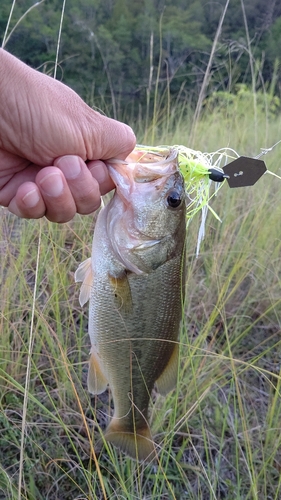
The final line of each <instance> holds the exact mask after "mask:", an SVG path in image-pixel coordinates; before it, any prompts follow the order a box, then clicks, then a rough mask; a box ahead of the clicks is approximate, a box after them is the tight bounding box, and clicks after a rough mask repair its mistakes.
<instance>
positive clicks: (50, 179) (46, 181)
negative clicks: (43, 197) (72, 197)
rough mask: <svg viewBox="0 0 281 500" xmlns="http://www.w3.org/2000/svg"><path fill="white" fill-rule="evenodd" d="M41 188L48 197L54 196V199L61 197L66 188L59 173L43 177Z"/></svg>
mask: <svg viewBox="0 0 281 500" xmlns="http://www.w3.org/2000/svg"><path fill="white" fill-rule="evenodd" d="M40 186H41V187H42V189H43V190H44V191H45V193H46V194H47V195H48V196H53V197H54V198H56V197H58V196H60V195H61V194H62V192H63V188H64V186H63V181H62V178H61V175H60V174H59V173H58V174H56V173H52V174H49V175H46V177H43V179H42V180H41V181H40Z"/></svg>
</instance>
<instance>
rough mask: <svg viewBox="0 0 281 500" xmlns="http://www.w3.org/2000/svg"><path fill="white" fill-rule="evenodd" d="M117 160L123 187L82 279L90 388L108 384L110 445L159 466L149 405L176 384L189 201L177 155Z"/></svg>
mask: <svg viewBox="0 0 281 500" xmlns="http://www.w3.org/2000/svg"><path fill="white" fill-rule="evenodd" d="M127 161H128V164H126V163H124V162H123V163H122V162H116V163H114V162H111V164H110V166H109V172H110V175H111V177H112V179H113V181H114V183H115V185H116V190H115V194H114V196H113V198H112V199H111V201H110V202H109V203H108V204H107V205H106V206H105V207H104V208H103V209H102V210H101V211H100V213H99V215H98V218H97V222H96V226H95V231H94V238H93V246H92V257H91V259H88V260H87V261H85V262H83V263H82V264H80V266H79V268H78V269H77V271H76V273H75V279H76V281H82V282H83V284H82V287H81V292H80V303H81V305H83V304H84V303H85V302H86V301H87V300H88V299H89V300H90V307H89V335H90V339H91V345H92V348H91V358H90V362H89V372H88V388H89V391H90V392H91V393H92V394H100V393H102V392H103V391H105V389H106V388H107V386H108V385H109V387H110V389H111V391H112V396H113V402H114V415H113V418H112V420H111V421H110V423H109V425H108V427H107V429H106V432H105V438H106V440H108V441H109V442H111V443H112V444H114V445H115V446H117V447H118V448H120V449H121V450H122V451H123V452H125V453H126V454H128V455H130V456H131V457H133V458H137V459H138V460H146V459H149V458H154V457H155V455H156V450H155V445H154V442H153V439H152V436H151V432H150V429H149V425H148V407H149V402H150V397H151V392H152V389H153V387H154V384H156V386H157V389H158V391H159V392H160V393H161V394H166V393H167V392H169V391H170V390H171V389H172V388H173V387H174V386H175V385H176V382H177V373H178V336H179V328H180V321H181V317H182V304H183V300H184V272H183V269H184V253H185V252H184V249H185V236H186V204H185V203H186V202H185V188H184V180H183V177H182V175H181V173H180V172H179V169H178V164H177V152H176V151H175V150H172V151H168V150H167V157H166V158H165V157H163V156H160V157H159V155H156V154H148V153H140V152H133V153H132V155H130V157H128V158H127Z"/></svg>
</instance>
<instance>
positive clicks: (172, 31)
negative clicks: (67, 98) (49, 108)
mask: <svg viewBox="0 0 281 500" xmlns="http://www.w3.org/2000/svg"><path fill="white" fill-rule="evenodd" d="M32 5H33V2H32V1H31V0H17V1H16V3H15V8H14V10H13V13H12V17H11V23H10V26H9V30H8V36H9V34H10V33H11V30H12V29H13V28H14V26H15V24H16V23H17V21H18V20H19V19H20V18H21V16H23V15H24V14H25V13H26V11H27V10H28V9H29V8H30V7H31V6H32ZM243 5H244V7H245V13H246V22H247V29H248V31H249V37H250V41H251V46H250V47H249V46H248V44H247V39H246V31H245V29H246V27H245V22H244V19H243V15H242V11H241V1H240V0H232V1H231V2H230V4H229V9H228V11H227V14H226V18H225V21H224V23H223V27H222V33H221V36H220V44H219V46H218V47H217V50H216V53H215V57H214V60H213V65H212V69H211V72H212V79H211V81H210V83H209V87H208V94H209V95H212V94H213V93H214V91H216V90H220V91H225V90H227V91H231V90H233V89H234V88H235V85H236V84H237V83H239V84H241V83H243V84H246V85H248V86H249V85H250V84H252V74H251V71H250V60H252V61H253V63H254V66H255V68H256V71H257V72H258V73H259V76H258V77H257V81H256V82H255V84H256V87H257V90H258V89H259V88H261V87H262V85H266V83H267V82H270V81H271V79H272V75H273V74H274V71H275V69H274V67H275V66H274V65H275V60H276V58H278V57H279V53H278V50H277V47H279V45H280V44H279V38H280V29H279V25H280V19H281V17H280V16H281V7H280V5H279V3H278V2H272V1H270V2H264V1H263V0H244V3H243ZM223 6H224V1H223V0H219V1H218V2H205V1H203V0H188V1H182V0H166V1H164V0H145V1H144V2H130V1H129V0H116V1H114V2H112V1H110V0H107V1H101V0H81V1H79V2H78V0H67V1H66V8H65V12H64V16H63V22H62V36H61V43H60V50H59V65H60V69H61V71H59V72H58V76H59V77H60V78H62V79H63V81H64V82H65V83H67V84H68V85H70V86H71V87H73V88H74V89H75V90H76V91H78V93H79V94H80V95H81V96H82V97H83V98H85V99H86V100H87V101H89V102H90V103H91V104H94V105H96V106H100V107H102V109H104V110H105V111H106V112H108V113H109V114H111V115H114V116H115V117H118V118H123V115H124V113H126V114H127V115H128V116H130V115H131V116H134V117H136V116H137V114H138V113H142V115H144V113H149V114H150V113H151V112H152V110H153V105H152V103H153V102H154V98H155V96H157V95H161V96H163V99H162V104H163V105H164V102H166V101H167V100H168V99H169V100H173V99H174V100H176V99H180V100H183V101H186V100H187V99H189V100H190V102H193V103H195V102H196V99H197V97H198V92H199V90H200V86H201V84H202V80H203V77H204V73H205V69H206V65H207V62H208V59H209V54H210V50H211V46H212V43H213V39H214V36H215V32H216V29H217V25H218V22H219V18H220V15H221V13H222V9H223ZM10 8H11V0H2V1H1V5H0V35H2V36H3V34H4V32H5V27H6V24H7V20H8V17H9V12H10ZM61 8H62V2H61V0H44V1H43V2H41V3H40V4H39V5H37V6H36V7H35V8H33V9H31V10H30V11H29V12H28V13H27V14H26V15H24V17H23V19H22V20H21V21H20V23H19V24H18V25H17V27H16V28H15V30H14V31H13V32H12V33H11V36H10V37H9V38H8V41H7V44H6V47H7V50H9V51H11V52H12V53H14V54H15V55H17V56H19V57H20V58H22V59H23V60H24V61H25V62H27V63H28V64H30V65H32V66H33V67H37V68H40V69H41V70H42V71H47V72H50V73H51V74H52V72H53V70H54V64H55V60H56V47H57V41H58V33H59V26H60V22H61ZM276 51H277V52H276ZM276 77H277V78H276V85H277V87H276V88H277V89H279V86H280V73H279V70H278V71H277V75H276ZM179 96H180V97H179ZM160 105H161V103H160ZM124 110H126V111H124Z"/></svg>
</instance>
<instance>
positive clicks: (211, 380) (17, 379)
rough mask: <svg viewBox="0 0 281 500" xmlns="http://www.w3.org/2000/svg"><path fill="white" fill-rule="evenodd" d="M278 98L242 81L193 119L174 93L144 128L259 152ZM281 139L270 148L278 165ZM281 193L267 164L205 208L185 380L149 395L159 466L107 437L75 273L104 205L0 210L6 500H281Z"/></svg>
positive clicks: (190, 294) (173, 139)
mask: <svg viewBox="0 0 281 500" xmlns="http://www.w3.org/2000/svg"><path fill="white" fill-rule="evenodd" d="M203 90H205V89H203ZM254 90H255V88H254ZM166 102H168V106H167V105H166V104H165V103H166ZM155 103H156V102H155ZM274 103H275V104H274V105H276V109H277V107H278V103H277V102H276V101H274ZM158 104H159V106H158ZM271 104H272V103H271V102H269V101H268V95H266V94H265V93H262V94H259V93H258V92H251V93H250V92H248V91H247V90H246V89H244V90H243V88H241V89H240V91H239V92H238V93H237V95H235V96H234V95H231V94H227V93H223V95H220V96H218V95H216V96H215V98H213V99H212V98H211V99H208V100H207V101H206V100H205V101H203V100H202V101H200V103H199V104H198V105H200V110H201V109H203V113H202V114H201V115H200V117H199V116H197V115H196V127H193V128H192V126H191V125H192V114H191V113H190V110H189V108H188V107H184V106H183V105H182V104H181V105H179V104H178V103H177V102H176V103H175V105H174V104H173V103H172V102H170V100H169V89H168V88H167V94H166V95H165V94H164V95H163V96H159V102H157V110H156V109H155V111H154V116H153V120H152V121H151V122H150V123H152V125H151V126H149V121H148V120H147V119H146V120H145V119H140V121H139V123H137V124H136V123H134V124H132V125H133V126H134V128H135V130H136V131H137V136H138V142H140V143H142V142H144V143H148V144H149V141H150V139H149V138H151V137H153V138H154V143H155V144H171V145H172V144H183V145H186V146H189V147H193V148H195V149H196V148H197V149H199V150H201V151H208V152H211V151H215V150H217V149H219V148H220V147H226V146H229V147H232V148H234V149H236V150H237V151H238V153H239V154H241V155H242V154H244V155H249V156H256V155H257V154H258V153H259V152H260V148H263V147H270V146H271V145H272V144H274V143H276V142H277V141H278V140H280V137H281V124H280V120H279V121H278V120H277V118H275V116H276V113H275V112H274V111H276V109H274V110H273V111H272V108H271V107H270V106H271ZM158 108H159V110H158ZM146 118H147V117H146ZM145 122H146V127H145V126H144V123H145ZM280 147H281V146H277V148H276V149H274V150H273V151H272V152H271V153H269V154H268V155H267V156H266V157H265V160H266V163H267V166H268V168H269V169H270V170H272V171H275V172H277V173H278V174H279V175H280V167H279V156H280V154H279V152H280ZM280 188H281V184H280V181H278V180H276V179H275V178H274V177H271V176H270V175H265V176H264V177H263V178H262V179H261V180H260V181H259V182H258V183H257V184H256V185H255V186H253V187H250V188H241V189H237V190H230V189H229V188H228V186H227V185H225V186H224V187H222V189H221V190H220V191H219V194H218V196H217V198H216V199H214V200H213V202H212V207H213V208H214V209H215V211H216V212H217V214H218V215H219V216H220V217H221V219H222V223H219V222H218V221H217V220H216V219H215V218H214V217H212V216H211V214H209V215H208V218H207V225H206V237H205V241H204V243H203V244H202V246H201V250H200V255H199V257H198V258H196V257H195V252H196V241H197V232H198V227H199V218H198V217H197V216H196V218H195V219H194V220H193V221H192V223H191V224H190V225H189V230H188V236H187V268H186V272H187V284H186V294H187V299H186V304H185V310H184V311H183V326H182V331H181V336H180V353H181V356H180V366H179V382H178V386H177V388H176V389H175V390H174V391H173V392H171V393H170V394H169V395H168V396H167V397H166V398H163V397H161V396H159V395H157V394H156V393H154V394H153V396H152V399H153V404H152V405H151V424H152V431H153V434H154V436H155V441H156V443H157V445H158V447H159V462H158V464H156V465H155V464H147V465H142V464H139V463H137V462H134V461H131V460H130V459H129V458H127V457H125V456H123V455H122V454H120V453H119V452H118V451H116V450H115V449H113V448H111V447H110V446H109V445H107V444H105V443H103V440H102V431H103V430H104V428H105V426H106V421H107V416H108V415H109V414H110V413H111V412H112V401H111V398H110V393H105V394H102V395H100V396H98V397H91V396H90V395H89V393H88V391H87V383H86V379H87V362H88V357H89V355H88V353H89V349H90V342H89V338H88V334H87V322H88V313H87V308H84V309H81V308H80V306H79V302H78V295H79V289H78V286H77V285H76V284H75V283H74V271H75V270H76V268H77V266H78V264H79V263H80V262H81V261H82V260H84V259H85V258H87V257H88V256H89V255H90V246H91V239H92V234H93V228H94V222H95V215H93V216H87V217H86V216H84V217H79V216H77V217H75V218H74V219H73V221H71V222H70V223H68V224H64V225H60V226H59V225H55V224H51V223H48V222H47V221H46V220H41V221H26V220H20V219H17V218H16V217H14V216H12V215H11V214H9V213H8V212H7V211H6V210H5V209H1V208H0V282H1V295H0V332H1V336H0V500H1V499H5V500H16V499H25V500H86V499H87V500H98V499H99V500H100V499H122V500H123V499H125V500H133V499H142V500H170V499H176V500H178V499H180V500H210V499H212V500H215V499H216V500H220V499H226V500H234V499H235V500H242V499H243V500H267V499H272V500H278V499H279V498H281V479H280V478H281V474H280V472H281V451H280V450H281V432H280V427H281V397H280V390H281V373H280V370H281V345H280V343H281V340H280V338H281V337H280V331H281V294H280V288H281V261H280V255H281V236H280V235H281V204H280V195H279V192H280ZM30 352H31V356H30ZM28 367H29V371H28Z"/></svg>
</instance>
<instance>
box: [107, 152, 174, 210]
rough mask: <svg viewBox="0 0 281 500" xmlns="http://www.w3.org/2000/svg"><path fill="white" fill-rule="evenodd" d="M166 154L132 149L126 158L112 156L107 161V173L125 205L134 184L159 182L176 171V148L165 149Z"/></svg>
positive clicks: (133, 188)
mask: <svg viewBox="0 0 281 500" xmlns="http://www.w3.org/2000/svg"><path fill="white" fill-rule="evenodd" d="M166 153H167V154H155V153H148V152H146V151H144V152H141V151H133V152H132V153H131V154H130V155H129V156H128V157H127V158H126V160H119V159H117V158H113V159H111V160H108V161H107V166H108V170H109V175H110V177H111V178H112V180H113V182H114V184H115V186H116V190H117V192H118V194H119V196H120V198H121V199H122V201H123V202H124V203H125V204H126V205H127V204H128V198H129V196H130V195H131V194H132V192H133V191H134V190H135V188H136V184H145V183H150V182H154V181H156V182H157V181H158V182H159V183H160V184H162V182H164V181H165V180H166V178H167V177H168V176H170V175H171V174H173V173H174V172H176V171H178V163H177V161H175V160H176V159H177V155H178V152H177V150H176V149H171V150H168V149H167V151H166Z"/></svg>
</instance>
